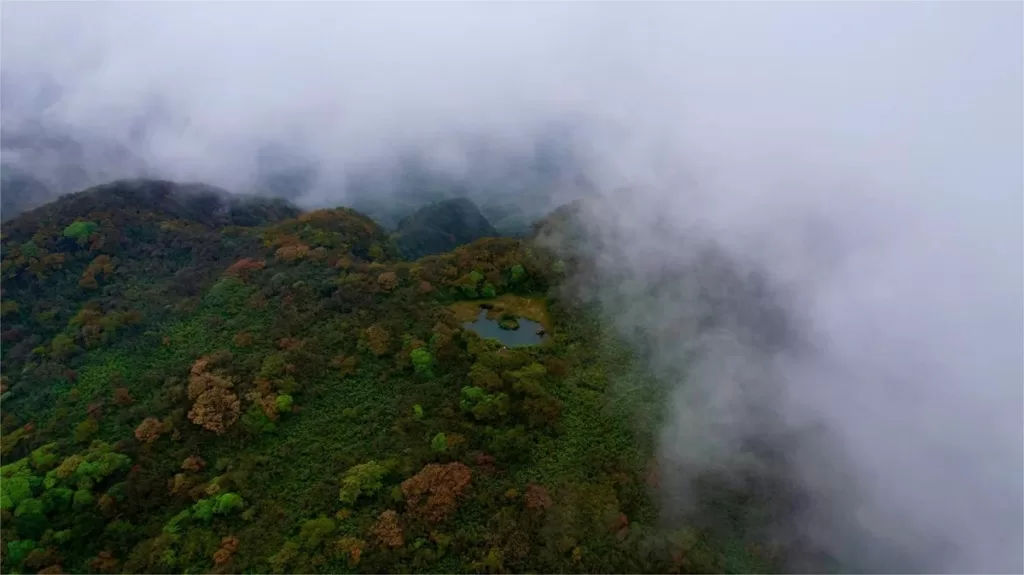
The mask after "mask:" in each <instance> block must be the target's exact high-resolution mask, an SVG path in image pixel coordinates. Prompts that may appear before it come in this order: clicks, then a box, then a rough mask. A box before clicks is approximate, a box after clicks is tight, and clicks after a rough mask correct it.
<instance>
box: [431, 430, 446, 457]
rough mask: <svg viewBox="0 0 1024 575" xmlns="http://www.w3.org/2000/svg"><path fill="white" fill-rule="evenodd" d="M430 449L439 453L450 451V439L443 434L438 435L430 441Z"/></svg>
mask: <svg viewBox="0 0 1024 575" xmlns="http://www.w3.org/2000/svg"><path fill="white" fill-rule="evenodd" d="M430 448H431V449H433V450H434V451H436V452H437V453H444V452H445V451H448V437H447V436H445V434H444V433H443V432H442V433H438V434H437V435H435V436H434V439H431V440H430Z"/></svg>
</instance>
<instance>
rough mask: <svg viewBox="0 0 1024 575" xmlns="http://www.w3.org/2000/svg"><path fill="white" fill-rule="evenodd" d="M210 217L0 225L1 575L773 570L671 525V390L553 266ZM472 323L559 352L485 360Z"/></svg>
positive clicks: (302, 221)
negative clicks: (484, 311)
mask: <svg viewBox="0 0 1024 575" xmlns="http://www.w3.org/2000/svg"><path fill="white" fill-rule="evenodd" d="M211 194H212V193H205V192H202V190H200V191H195V190H186V189H179V188H177V187H173V186H170V187H169V185H168V184H167V183H162V182H155V183H150V184H146V183H145V182H131V183H126V184H124V183H123V184H117V185H111V186H105V187H102V188H100V189H97V190H91V191H88V192H84V193H82V194H76V195H72V196H70V197H66V198H62V199H61V200H59V201H57V202H55V203H53V204H49V205H47V206H44V207H42V208H39V209H37V210H33V211H31V212H26V213H25V214H22V215H21V216H19V217H17V218H15V219H13V220H11V221H10V222H8V223H7V224H5V226H4V229H3V268H2V269H3V272H2V273H3V299H4V308H3V309H4V323H3V327H2V333H0V335H2V341H3V348H2V351H3V356H2V360H3V361H2V368H3V379H2V382H0V393H2V394H3V398H4V399H3V404H2V427H0V431H2V435H0V450H2V457H3V466H2V467H0V520H2V521H0V539H2V545H0V552H2V554H3V556H2V559H3V571H4V572H11V573H14V572H20V573H27V572H57V570H63V571H65V572H332V573H351V572H403V571H426V572H479V571H532V572H584V571H622V572H638V571H679V570H687V571H695V572H702V571H713V570H719V569H721V568H729V569H732V568H733V566H735V565H742V566H743V568H753V569H759V570H770V569H777V568H778V567H777V565H775V564H774V563H771V562H770V561H768V560H760V561H759V562H754V563H751V562H750V561H747V562H743V561H741V559H743V558H746V557H748V556H750V557H753V558H755V559H759V558H763V557H769V558H770V555H769V554H768V553H766V552H756V553H755V552H752V551H750V550H749V549H747V548H746V547H743V545H741V544H739V543H737V542H735V541H725V540H723V543H722V544H721V545H717V546H714V545H711V543H709V542H708V540H706V538H704V533H703V532H702V531H699V530H696V529H690V530H687V531H685V532H677V531H666V530H664V529H662V528H661V527H660V525H661V524H660V523H659V520H658V515H657V511H656V509H655V507H654V503H653V500H652V497H651V493H650V487H651V485H653V480H652V479H651V477H652V464H651V461H652V457H653V445H654V434H655V431H656V429H657V425H656V423H655V421H656V417H655V414H657V413H658V409H659V406H660V405H662V404H663V399H664V398H663V397H662V396H661V393H662V392H661V388H660V387H659V386H658V385H657V384H656V383H655V382H653V381H651V380H650V378H647V377H644V376H643V374H642V372H640V371H638V370H637V369H636V367H635V365H634V364H633V362H632V360H631V356H630V354H629V352H628V351H626V350H624V349H623V348H622V347H621V346H620V345H618V344H617V342H616V341H615V340H614V339H613V338H611V337H609V336H608V335H607V334H606V333H605V332H604V329H603V328H602V325H601V323H600V322H599V321H598V319H597V318H596V317H595V316H594V315H593V314H591V313H590V312H588V311H587V310H585V309H582V308H580V307H578V306H575V305H574V304H573V302H570V301H565V300H560V299H558V298H555V297H553V296H551V295H549V294H554V293H558V290H557V289H555V288H557V281H558V278H559V275H558V274H556V272H555V263H556V261H557V260H555V259H554V258H552V257H551V256H549V255H548V254H546V253H545V252H544V250H541V249H539V248H535V247H533V246H531V244H530V243H529V241H527V240H517V239H510V238H483V239H478V240H476V241H473V242H472V243H470V244H468V245H464V246H461V247H459V248H457V249H455V250H454V251H451V252H447V253H442V254H437V255H431V256H429V257H424V258H421V259H419V260H416V261H408V260H404V259H402V258H401V257H400V255H399V253H398V250H397V249H396V248H395V247H394V245H393V244H392V243H391V242H390V241H389V240H388V238H387V237H386V235H385V234H384V232H383V230H382V229H381V228H380V227H379V226H377V224H375V223H374V222H373V221H371V220H370V219H368V218H366V217H365V216H363V215H361V214H359V213H358V212H355V211H353V210H349V209H346V208H338V209H334V210H318V211H314V212H310V213H304V214H298V213H297V212H296V211H295V210H294V209H292V208H289V207H287V206H285V205H282V204H280V203H254V204H230V205H228V208H227V210H226V212H225V211H224V210H221V211H218V210H216V209H213V207H215V206H216V205H218V204H217V203H216V202H218V201H222V199H219V196H217V195H216V194H212V195H211ZM211 214H220V215H217V216H213V215H211ZM86 223H95V226H88V225H84V226H83V225H79V224H86ZM563 265H564V264H563ZM469 288H472V289H469ZM478 296H482V297H484V298H486V299H484V300H480V299H473V300H467V299H466V298H469V297H473V298H476V297H478ZM482 303H483V304H486V305H489V306H491V310H490V312H489V313H490V314H494V315H495V317H501V315H502V314H507V315H509V316H511V317H520V318H527V319H531V320H534V321H537V322H539V323H541V324H542V325H543V326H544V328H545V329H546V330H548V332H549V334H553V335H552V337H549V338H548V340H547V342H546V343H545V344H544V345H535V346H523V347H516V348H510V349H504V348H503V347H502V346H501V345H500V344H498V343H497V342H494V341H492V340H484V339H481V338H480V337H479V336H477V335H476V334H475V333H473V332H471V331H468V330H464V329H462V327H461V326H462V322H463V321H464V319H463V318H464V316H465V315H466V314H467V313H470V312H471V314H472V317H475V315H476V314H477V313H479V309H480V307H479V306H480V305H481V304H482ZM624 389H628V390H629V391H628V393H626V392H623V390H624ZM638 414H644V416H643V417H637V415H638ZM737 549H740V551H737ZM727 559H728V560H727ZM743 560H744V561H745V559H743ZM752 566H753V567H752Z"/></svg>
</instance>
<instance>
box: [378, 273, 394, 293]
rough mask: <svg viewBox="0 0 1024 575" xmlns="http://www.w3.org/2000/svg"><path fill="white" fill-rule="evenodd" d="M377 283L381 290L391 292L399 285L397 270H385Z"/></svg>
mask: <svg viewBox="0 0 1024 575" xmlns="http://www.w3.org/2000/svg"><path fill="white" fill-rule="evenodd" d="M377 285H378V286H379V287H380V289H381V291H385V292H389V291H391V290H393V289H395V288H396V287H398V275H396V274H395V272H384V273H382V274H380V275H379V276H377Z"/></svg>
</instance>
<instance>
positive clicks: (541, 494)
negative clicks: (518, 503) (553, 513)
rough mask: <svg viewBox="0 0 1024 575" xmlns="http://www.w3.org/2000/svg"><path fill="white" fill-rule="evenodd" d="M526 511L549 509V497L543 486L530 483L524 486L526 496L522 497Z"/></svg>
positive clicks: (550, 503) (550, 502)
mask: <svg viewBox="0 0 1024 575" xmlns="http://www.w3.org/2000/svg"><path fill="white" fill-rule="evenodd" d="M523 501H524V502H525V503H526V508H527V509H547V508H549V507H551V505H552V501H551V496H550V495H548V490H547V489H545V488H544V486H543V485H538V484H536V483H531V484H529V485H527V486H526V495H525V496H524V497H523Z"/></svg>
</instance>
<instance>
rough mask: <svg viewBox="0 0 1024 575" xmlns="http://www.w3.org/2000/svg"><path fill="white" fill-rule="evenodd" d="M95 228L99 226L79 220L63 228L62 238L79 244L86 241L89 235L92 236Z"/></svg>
mask: <svg viewBox="0 0 1024 575" xmlns="http://www.w3.org/2000/svg"><path fill="white" fill-rule="evenodd" d="M97 227H99V224H97V223H96V222H90V221H81V220H79V221H77V222H74V223H73V224H71V225H69V226H68V227H66V228H64V237H65V238H72V239H74V240H76V241H78V242H79V243H82V242H83V241H84V240H86V239H88V237H89V236H90V235H92V233H93V232H94V231H95V230H96V228H97Z"/></svg>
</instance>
